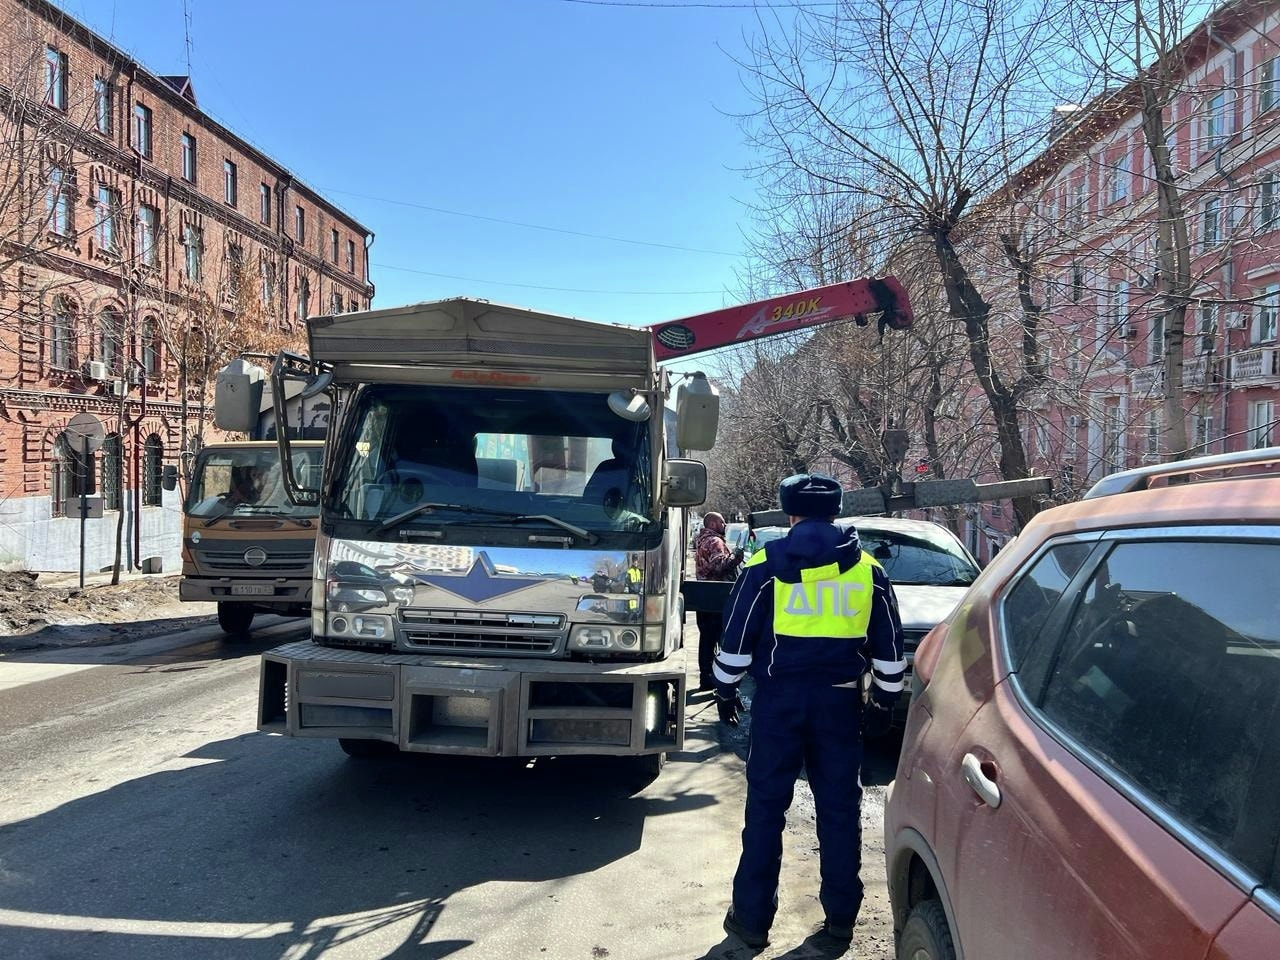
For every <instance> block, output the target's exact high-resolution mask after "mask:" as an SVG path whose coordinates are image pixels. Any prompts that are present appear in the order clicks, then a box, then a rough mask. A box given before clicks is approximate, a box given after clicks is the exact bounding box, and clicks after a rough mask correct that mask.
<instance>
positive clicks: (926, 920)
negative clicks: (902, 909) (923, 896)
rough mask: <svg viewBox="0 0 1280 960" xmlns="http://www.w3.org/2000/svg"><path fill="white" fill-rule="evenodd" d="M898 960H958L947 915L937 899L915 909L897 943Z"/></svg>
mask: <svg viewBox="0 0 1280 960" xmlns="http://www.w3.org/2000/svg"><path fill="white" fill-rule="evenodd" d="M898 960H956V948H955V945H954V944H953V943H952V942H951V928H950V927H949V926H947V914H946V911H944V910H943V909H942V903H941V902H940V901H938V900H924V901H922V902H921V903H917V904H916V905H915V906H914V907H912V909H911V912H910V913H909V914H907V922H906V925H905V926H903V928H902V936H901V937H900V938H899V940H898Z"/></svg>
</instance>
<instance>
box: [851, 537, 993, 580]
mask: <svg viewBox="0 0 1280 960" xmlns="http://www.w3.org/2000/svg"><path fill="white" fill-rule="evenodd" d="M850 525H852V526H855V527H857V530H858V537H859V539H860V541H861V542H862V549H863V550H866V551H867V552H868V553H870V554H871V555H872V556H873V557H875V558H876V560H878V561H879V563H880V566H882V567H883V568H884V572H885V573H887V574H888V575H889V579H890V580H892V581H893V583H894V584H895V585H897V586H947V587H967V586H969V585H970V584H971V583H973V581H974V580H975V579H977V576H978V565H977V564H976V563H975V562H974V560H973V558H972V557H970V556H969V554H968V553H967V552H966V551H965V549H964V547H963V546H962V545H961V544H960V541H959V540H957V539H956V538H955V537H954V536H952V535H951V534H950V533H949V532H948V531H947V530H945V529H944V528H942V527H937V526H930V525H925V524H922V525H920V526H919V527H912V529H910V530H898V529H893V530H890V529H886V528H883V527H877V526H876V525H875V524H874V523H867V522H866V521H863V522H861V523H853V524H850Z"/></svg>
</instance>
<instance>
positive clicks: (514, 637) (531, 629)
mask: <svg viewBox="0 0 1280 960" xmlns="http://www.w3.org/2000/svg"><path fill="white" fill-rule="evenodd" d="M400 623H401V625H402V627H403V630H404V637H405V640H406V641H407V642H408V643H409V644H411V645H412V646H414V647H417V648H431V649H435V650H449V651H453V652H464V651H471V652H476V653H508V654H517V655H523V656H528V655H530V654H542V655H544V656H545V655H550V654H553V653H555V652H556V649H557V647H558V645H559V641H560V639H561V637H563V636H564V627H565V618H564V617H563V616H561V615H560V614H555V613H499V612H496V611H486V610H424V609H421V608H412V607H410V608H406V609H403V610H401V611H400Z"/></svg>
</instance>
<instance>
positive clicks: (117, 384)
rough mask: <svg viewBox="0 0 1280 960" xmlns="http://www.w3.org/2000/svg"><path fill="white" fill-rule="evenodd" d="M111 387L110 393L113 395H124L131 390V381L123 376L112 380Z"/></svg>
mask: <svg viewBox="0 0 1280 960" xmlns="http://www.w3.org/2000/svg"><path fill="white" fill-rule="evenodd" d="M110 388H111V389H110V393H111V395H112V396H113V397H123V396H125V395H126V394H128V392H129V381H127V380H125V379H123V378H122V379H119V380H112V381H111V383H110Z"/></svg>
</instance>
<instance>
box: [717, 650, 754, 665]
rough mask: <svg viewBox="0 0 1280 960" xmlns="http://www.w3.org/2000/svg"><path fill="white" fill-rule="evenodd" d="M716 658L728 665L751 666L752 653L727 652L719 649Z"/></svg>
mask: <svg viewBox="0 0 1280 960" xmlns="http://www.w3.org/2000/svg"><path fill="white" fill-rule="evenodd" d="M716 660H717V661H718V662H720V663H723V664H724V665H725V666H726V667H749V666H751V654H749V653H725V652H724V651H723V650H717V651H716Z"/></svg>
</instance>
